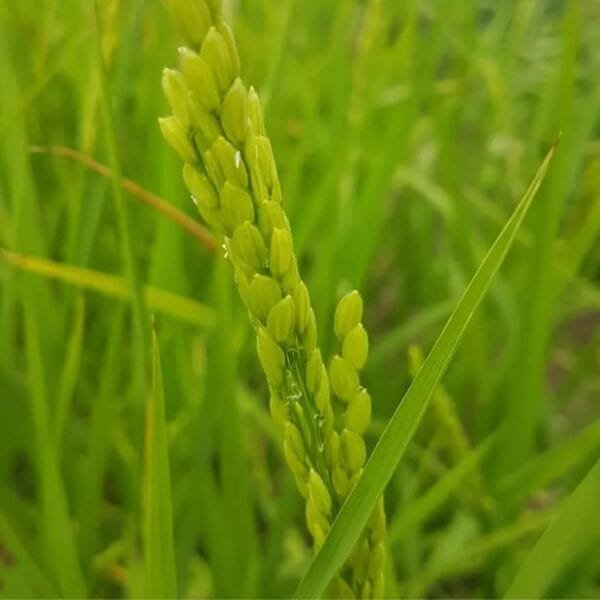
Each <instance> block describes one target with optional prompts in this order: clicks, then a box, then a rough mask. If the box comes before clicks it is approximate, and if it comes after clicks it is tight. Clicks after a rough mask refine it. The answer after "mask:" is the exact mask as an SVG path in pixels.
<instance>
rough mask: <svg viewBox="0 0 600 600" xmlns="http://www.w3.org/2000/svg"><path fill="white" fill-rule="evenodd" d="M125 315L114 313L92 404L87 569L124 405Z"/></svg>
mask: <svg viewBox="0 0 600 600" xmlns="http://www.w3.org/2000/svg"><path fill="white" fill-rule="evenodd" d="M124 312H125V311H124V307H123V306H119V307H117V309H116V310H115V311H114V317H113V321H112V324H111V326H110V332H109V333H108V336H107V341H106V346H105V350H104V353H103V355H102V357H101V359H100V361H99V362H100V364H99V366H98V372H99V376H98V393H97V394H96V395H95V397H94V398H93V403H92V413H91V419H90V421H91V423H90V426H89V430H88V431H89V434H88V443H87V456H86V460H85V468H84V469H83V470H82V473H83V475H82V478H81V493H80V494H79V497H78V501H79V504H78V511H77V513H78V517H79V527H80V536H79V539H80V548H81V555H82V562H83V563H84V564H86V565H91V564H92V556H93V555H94V553H95V552H97V551H98V538H99V535H100V531H101V529H102V521H101V518H100V516H101V508H102V499H103V491H104V489H103V487H104V486H103V484H104V481H105V470H106V464H107V457H108V454H109V451H110V441H111V436H112V433H113V428H114V420H115V417H116V414H117V408H118V406H119V404H120V402H119V398H118V395H117V390H118V389H119V388H118V381H119V377H120V376H121V375H122V369H123V366H122V364H121V363H120V362H119V359H120V354H119V351H120V350H121V347H122V345H123V343H124V339H123V320H124V319H123V313H124Z"/></svg>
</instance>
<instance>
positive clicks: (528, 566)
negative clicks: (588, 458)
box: [504, 459, 600, 598]
mask: <svg viewBox="0 0 600 600" xmlns="http://www.w3.org/2000/svg"><path fill="white" fill-rule="evenodd" d="M598 498H600V459H599V460H598V461H597V462H596V464H595V465H594V466H593V467H592V468H591V469H590V471H589V472H588V474H587V475H586V476H585V477H584V479H583V481H581V483H580V484H579V485H578V486H577V487H576V488H575V490H574V491H573V492H572V493H571V495H570V496H569V497H568V498H567V500H566V501H565V503H564V506H563V509H562V510H561V511H560V513H559V514H558V516H557V517H556V519H555V520H554V521H553V522H552V523H551V524H550V526H549V527H548V529H546V531H545V532H544V533H543V534H542V537H541V538H540V539H539V541H538V542H537V544H536V545H535V546H534V547H533V549H532V550H531V552H530V553H529V554H528V555H527V557H526V558H525V560H524V562H523V564H522V565H521V568H520V569H519V571H518V573H517V575H516V577H515V578H514V580H513V582H512V584H511V585H510V587H509V588H508V591H507V592H506V594H505V596H504V597H505V598H542V597H543V596H545V595H546V592H547V591H548V590H549V588H550V586H551V585H552V583H553V581H556V580H557V579H558V577H559V575H560V574H561V572H562V571H563V570H564V569H565V568H566V567H567V566H568V565H569V563H571V562H572V561H574V560H576V559H577V557H578V556H579V554H580V553H581V552H583V551H585V550H586V549H588V548H589V546H590V544H592V543H593V542H594V541H595V542H596V545H597V541H598V537H599V536H600V521H599V520H598V514H597V513H598Z"/></svg>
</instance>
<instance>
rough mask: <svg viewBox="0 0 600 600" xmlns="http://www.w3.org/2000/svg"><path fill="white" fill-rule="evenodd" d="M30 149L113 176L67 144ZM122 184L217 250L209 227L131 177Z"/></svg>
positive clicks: (104, 175)
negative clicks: (68, 159)
mask: <svg viewBox="0 0 600 600" xmlns="http://www.w3.org/2000/svg"><path fill="white" fill-rule="evenodd" d="M29 151H30V152H35V153H40V154H54V155H56V156H63V157H65V158H70V159H71V160H75V161H77V162H79V163H81V164H82V165H84V166H86V167H87V168H88V169H90V170H92V171H95V172H96V173H99V174H100V175H102V176H103V177H112V171H111V169H110V168H109V167H107V166H106V165H103V164H102V163H100V162H98V161H97V160H95V159H94V158H92V157H91V156H89V155H87V154H84V153H83V152H79V150H74V149H73V148H69V147H67V146H29ZM120 184H121V187H122V188H123V189H124V190H125V191H126V192H127V193H128V194H131V195H132V196H133V197H134V198H137V199H138V200H140V201H141V202H143V203H144V204H147V205H148V206H151V207H152V208H154V209H155V210H157V211H158V212H160V213H161V214H163V215H164V216H165V217H167V219H170V220H171V221H173V223H175V224H176V225H179V227H181V228H182V229H183V230H184V231H185V232H186V233H188V234H189V235H191V236H192V237H193V238H194V239H195V240H196V241H197V242H199V243H200V245H202V246H204V247H205V248H206V249H207V250H208V251H209V252H212V253H214V252H216V250H217V242H216V240H215V238H214V237H213V235H212V234H211V233H210V232H209V231H208V229H206V228H205V227H203V226H202V225H200V223H198V222H197V221H194V219H192V218H191V217H189V216H188V215H186V214H185V213H184V212H182V211H180V210H179V209H177V208H175V207H174V206H173V205H172V204H169V203H168V202H166V201H165V200H163V199H162V198H161V197H160V196H157V195H156V194H154V193H153V192H151V191H149V190H147V189H146V188H144V187H142V186H141V185H139V184H137V183H136V182H135V181H132V180H131V179H127V178H126V177H122V178H121V180H120Z"/></svg>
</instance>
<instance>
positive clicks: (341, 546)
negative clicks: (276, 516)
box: [294, 145, 556, 598]
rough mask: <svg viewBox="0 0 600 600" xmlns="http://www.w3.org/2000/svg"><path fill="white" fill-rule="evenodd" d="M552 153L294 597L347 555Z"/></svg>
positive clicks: (319, 584)
mask: <svg viewBox="0 0 600 600" xmlns="http://www.w3.org/2000/svg"><path fill="white" fill-rule="evenodd" d="M555 149H556V145H554V146H553V147H552V148H551V149H550V151H549V152H548V154H547V155H546V158H545V159H544V161H543V162H542V164H541V165H540V167H539V169H538V171H537V173H536V175H535V177H534V179H533V181H532V183H531V184H530V186H529V188H528V189H527V191H526V192H525V194H524V196H523V197H522V198H521V200H520V202H519V204H518V205H517V207H516V208H515V210H514V212H513V214H512V215H511V217H510V218H509V220H508V222H507V223H506V225H505V226H504V228H503V229H502V231H501V232H500V234H499V235H498V237H497V238H496V240H495V242H494V243H493V244H492V246H491V248H490V250H489V251H488V253H487V255H486V257H485V258H484V260H483V262H482V263H481V265H480V266H479V268H478V269H477V272H476V273H475V275H474V276H473V278H472V279H471V282H470V283H469V285H468V286H467V288H466V290H465V292H464V294H463V295H462V297H461V299H460V300H459V302H458V304H457V306H456V308H455V310H454V312H453V313H452V315H451V316H450V318H449V320H448V322H447V323H446V325H445V327H444V329H443V331H442V333H441V334H440V336H439V337H438V339H437V341H436V343H435V344H434V346H433V349H432V350H431V352H430V354H429V356H428V357H427V358H426V360H425V362H424V363H423V366H422V368H421V370H420V371H419V373H418V374H417V376H416V377H415V379H414V380H413V382H412V384H411V386H410V388H409V389H408V391H407V393H406V394H405V396H404V398H403V400H402V402H401V403H400V404H399V406H398V407H397V408H396V410H395V412H394V414H393V416H392V418H391V420H390V421H389V423H388V425H387V427H386V428H385V430H384V432H383V434H382V435H381V437H380V438H379V441H378V442H377V445H376V446H375V448H374V450H373V452H372V454H371V457H370V458H369V461H368V462H367V464H366V465H365V469H364V472H363V475H362V477H361V478H360V479H359V481H358V482H357V484H356V486H355V488H354V490H353V491H352V493H351V494H350V496H349V497H348V499H347V500H346V502H345V504H344V506H343V507H342V509H341V510H340V512H339V513H338V515H337V517H336V519H335V521H334V523H333V526H332V528H331V531H330V532H329V535H328V536H327V539H326V540H325V543H324V544H323V546H322V548H321V550H320V551H319V553H318V554H317V555H316V557H315V559H314V560H313V562H312V564H311V566H310V568H309V570H308V572H307V573H306V575H305V576H304V578H303V580H302V581H301V582H300V585H299V586H298V589H297V590H296V592H295V594H294V598H317V597H320V596H321V595H322V594H323V592H324V591H325V588H326V587H327V584H328V583H329V581H330V580H331V578H332V577H333V576H334V575H335V573H336V572H337V571H338V570H339V569H340V568H341V567H342V565H343V564H344V562H345V560H346V558H347V557H348V556H349V555H350V552H351V551H352V548H353V546H354V544H355V543H356V541H357V540H358V538H359V536H360V534H361V531H362V529H363V528H364V526H365V525H366V523H367V521H368V519H369V516H370V514H371V512H372V510H373V508H374V507H375V503H376V502H377V500H378V498H379V496H380V495H381V494H382V493H383V491H384V489H385V487H386V485H387V483H388V481H389V480H390V478H391V477H392V475H393V473H394V471H395V469H396V467H397V465H398V463H399V461H400V459H401V458H402V455H403V454H404V452H405V450H406V447H407V446H408V443H409V441H410V439H411V438H412V436H413V434H414V432H415V430H416V428H417V426H418V424H419V422H420V420H421V417H422V416H423V413H424V412H425V409H426V407H427V404H428V401H429V398H430V397H431V395H432V394H433V391H434V390H435V387H436V386H437V384H438V383H439V381H440V379H441V377H442V375H443V374H444V372H445V370H446V368H447V366H448V363H449V362H450V359H451V358H452V356H453V355H454V351H455V350H456V348H457V346H458V344H459V342H460V339H461V337H462V334H463V333H464V331H465V329H466V327H467V325H468V324H469V322H470V320H471V317H472V316H473V313H474V311H475V309H476V308H477V306H478V305H479V303H480V302H481V300H482V299H483V297H484V295H485V292H486V291H487V289H488V287H489V285H490V283H491V281H492V279H493V277H494V275H495V274H496V272H497V271H498V269H499V268H500V265H501V264H502V262H503V260H504V257H505V256H506V254H507V252H508V250H509V248H510V246H511V244H512V242H513V240H514V238H515V235H516V233H517V231H518V229H519V226H520V225H521V223H522V221H523V218H524V217H525V215H526V213H527V211H528V209H529V207H530V205H531V202H532V201H533V198H534V197H535V195H536V193H537V191H538V189H539V187H540V185H541V183H542V180H543V178H544V175H545V173H546V170H547V168H548V164H549V162H550V160H551V158H552V156H553V155H554V152H555Z"/></svg>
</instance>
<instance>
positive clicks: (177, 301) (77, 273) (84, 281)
mask: <svg viewBox="0 0 600 600" xmlns="http://www.w3.org/2000/svg"><path fill="white" fill-rule="evenodd" d="M0 260H4V261H6V262H7V263H9V264H11V265H13V266H15V267H17V268H19V269H22V270H24V271H29V272H31V273H36V274H38V275H42V276H43V277H49V278H52V279H56V280H58V281H63V282H65V283H69V284H72V285H76V286H77V287H80V288H83V289H87V290H92V291H94V292H98V293H100V294H104V295H106V296H111V297H113V298H118V299H120V300H130V299H131V292H130V289H129V288H128V284H127V281H126V280H125V279H123V278H122V277H117V276H116V275H109V274H108V273H101V272H99V271H94V270H92V269H84V268H82V267H76V266H74V265H65V264H61V263H58V262H54V261H51V260H47V259H45V258H40V257H37V256H24V255H22V254H17V253H16V252H9V251H8V250H4V249H2V248H0ZM144 298H145V300H146V302H147V303H148V306H149V307H150V308H151V309H152V310H156V311H160V312H162V313H164V314H166V315H169V316H171V317H174V318H176V319H179V320H182V321H186V322H188V323H191V324H193V325H197V326H200V327H203V328H211V327H213V325H214V323H215V313H214V310H213V309H212V308H211V307H210V306H206V305H205V304H200V303H199V302H196V301H195V300H192V299H190V298H186V297H184V296H180V295H178V294H174V293H172V292H169V291H167V290H162V289H159V288H155V287H152V286H145V287H144Z"/></svg>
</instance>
